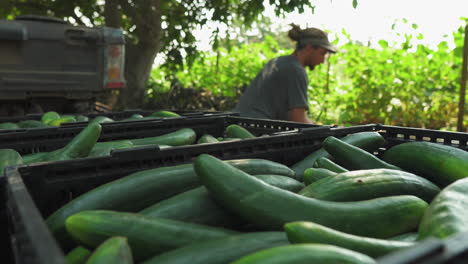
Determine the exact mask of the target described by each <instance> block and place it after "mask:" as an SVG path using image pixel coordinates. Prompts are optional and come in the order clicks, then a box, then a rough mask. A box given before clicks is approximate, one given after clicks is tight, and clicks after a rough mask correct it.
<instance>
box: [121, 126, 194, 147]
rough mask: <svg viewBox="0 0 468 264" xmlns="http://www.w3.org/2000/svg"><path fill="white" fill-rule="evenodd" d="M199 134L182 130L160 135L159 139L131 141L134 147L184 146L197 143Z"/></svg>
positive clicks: (189, 129) (148, 138)
mask: <svg viewBox="0 0 468 264" xmlns="http://www.w3.org/2000/svg"><path fill="white" fill-rule="evenodd" d="M196 139H197V134H196V133H195V131H194V130H193V129H191V128H182V129H179V130H177V131H174V132H171V133H167V134H164V135H160V136H157V137H146V138H137V139H131V140H130V141H131V142H132V144H133V145H134V146H142V145H154V144H159V145H169V146H183V145H190V144H193V143H195V140H196Z"/></svg>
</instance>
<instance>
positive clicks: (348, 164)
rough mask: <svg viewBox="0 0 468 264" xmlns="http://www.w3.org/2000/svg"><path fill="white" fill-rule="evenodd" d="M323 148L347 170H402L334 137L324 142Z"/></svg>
mask: <svg viewBox="0 0 468 264" xmlns="http://www.w3.org/2000/svg"><path fill="white" fill-rule="evenodd" d="M323 148H324V149H325V150H326V151H327V152H328V153H330V155H331V156H332V157H333V158H334V160H336V162H337V163H338V164H340V165H342V166H343V167H345V168H346V169H350V170H367V169H380V168H384V169H393V170H401V169H400V168H398V167H397V166H395V165H392V164H389V163H387V162H385V161H383V160H381V159H379V158H378V157H377V156H375V155H373V154H371V153H369V152H367V151H365V150H363V149H361V148H359V147H356V146H353V145H351V144H349V143H346V142H345V141H342V140H340V139H338V138H336V137H333V136H329V137H327V138H326V139H325V140H324V141H323Z"/></svg>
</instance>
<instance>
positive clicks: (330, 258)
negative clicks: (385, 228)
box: [231, 244, 376, 264]
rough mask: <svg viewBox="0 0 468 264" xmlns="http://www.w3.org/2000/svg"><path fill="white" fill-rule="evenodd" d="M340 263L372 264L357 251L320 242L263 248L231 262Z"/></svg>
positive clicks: (240, 263)
mask: <svg viewBox="0 0 468 264" xmlns="http://www.w3.org/2000/svg"><path fill="white" fill-rule="evenodd" d="M284 263H336V264H338V263H340V264H374V263H376V262H375V261H374V260H373V259H372V258H370V257H369V256H366V255H364V254H361V253H359V252H355V251H351V250H349V249H345V248H340V247H337V246H331V245H322V244H297V245H286V246H279V247H274V248H269V249H264V250H260V251H257V252H255V253H252V254H250V255H247V256H244V257H242V258H240V259H238V260H237V261H234V262H232V263H231V264H284Z"/></svg>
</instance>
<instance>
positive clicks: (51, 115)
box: [41, 111, 60, 125]
mask: <svg viewBox="0 0 468 264" xmlns="http://www.w3.org/2000/svg"><path fill="white" fill-rule="evenodd" d="M59 118H60V114H59V113H57V112H55V111H48V112H45V113H44V114H42V116H41V122H42V123H44V124H46V125H48V124H49V123H50V122H52V121H54V120H56V119H59Z"/></svg>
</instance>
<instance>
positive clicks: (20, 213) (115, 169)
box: [5, 123, 468, 263]
mask: <svg viewBox="0 0 468 264" xmlns="http://www.w3.org/2000/svg"><path fill="white" fill-rule="evenodd" d="M257 125H259V124H258V123H257ZM270 125H271V124H270ZM363 131H379V132H381V133H382V135H383V136H384V137H386V138H387V141H388V145H387V146H386V147H384V148H382V151H384V150H385V149H386V148H388V147H389V146H392V145H395V144H399V143H403V142H407V141H415V140H416V141H420V140H427V141H434V142H439V141H442V139H443V140H444V141H443V142H440V143H444V144H450V145H453V146H460V144H462V145H463V146H465V145H466V140H467V139H468V134H465V133H452V132H442V131H434V130H424V129H413V128H403V127H394V126H383V125H373V124H371V125H365V126H356V127H349V128H330V127H313V128H303V129H301V130H300V131H296V130H291V131H289V132H288V131H286V132H280V133H275V134H273V135H271V136H266V137H260V138H256V139H245V140H241V141H235V142H221V143H215V144H203V145H192V146H181V147H173V148H168V149H163V150H160V149H159V148H157V147H140V148H135V149H123V150H118V151H115V152H113V153H112V155H111V156H110V157H100V158H84V159H77V160H71V161H60V162H52V163H38V164H34V165H30V166H20V167H17V168H9V169H8V170H7V172H6V177H7V182H6V188H5V189H6V197H7V199H6V205H7V212H8V219H9V221H8V228H9V233H10V235H11V241H12V245H13V246H12V248H13V252H14V256H15V258H16V261H17V262H18V263H64V259H63V257H64V254H63V252H62V250H61V249H60V248H59V247H58V245H57V243H56V241H55V239H54V238H53V237H52V235H51V233H50V232H49V231H48V229H47V227H46V226H45V223H44V218H45V217H47V216H48V215H50V214H51V213H52V212H54V211H55V210H56V209H58V208H59V207H60V206H62V205H63V204H65V203H66V202H68V201H70V200H71V199H73V198H74V197H77V196H78V195H80V194H82V193H84V192H86V191H88V190H90V189H92V188H94V187H96V186H99V185H101V184H104V183H106V182H109V181H111V180H114V179H117V178H120V177H123V176H126V175H128V174H130V173H133V172H136V171H140V170H145V169H150V168H157V167H162V166H172V165H177V164H182V163H188V162H191V161H192V160H193V159H194V158H195V157H197V156H198V155H199V154H202V153H208V154H211V155H213V156H216V157H218V158H221V159H225V160H227V159H237V158H263V159H268V160H272V161H277V162H280V163H283V164H285V165H292V164H294V163H296V162H298V161H300V160H302V159H303V158H304V157H305V156H307V155H308V154H310V153H312V152H313V151H315V150H317V149H318V148H320V147H321V144H322V141H323V139H325V138H326V137H327V136H330V135H333V136H336V137H342V136H345V135H347V134H352V133H357V132H363ZM420 136H421V137H420ZM419 137H420V138H419ZM460 142H462V143H460ZM463 142H465V143H463ZM464 243H465V245H468V241H467V242H464ZM459 244H460V242H459ZM395 254H397V255H398V256H400V254H401V256H403V254H404V252H403V251H402V252H395ZM403 257H404V256H403ZM408 263H411V262H408ZM414 263H416V262H414ZM437 263H445V262H437Z"/></svg>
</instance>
